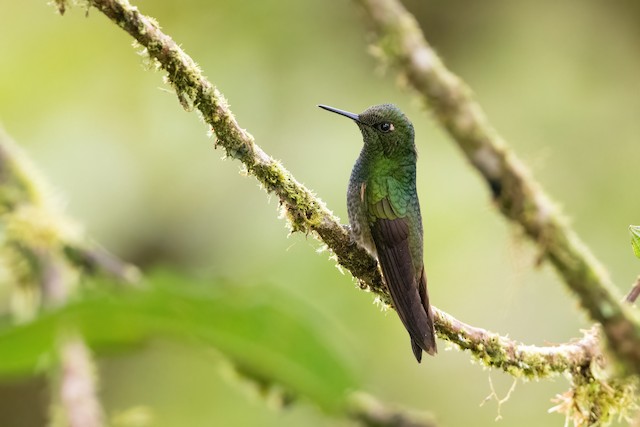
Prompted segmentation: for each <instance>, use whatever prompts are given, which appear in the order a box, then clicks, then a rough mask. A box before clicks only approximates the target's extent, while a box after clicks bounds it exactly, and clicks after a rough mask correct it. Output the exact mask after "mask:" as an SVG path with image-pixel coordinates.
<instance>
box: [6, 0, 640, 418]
mask: <svg viewBox="0 0 640 427" xmlns="http://www.w3.org/2000/svg"><path fill="white" fill-rule="evenodd" d="M136 4H137V6H138V7H139V8H140V10H141V11H142V12H144V13H147V14H149V15H151V16H154V17H155V18H157V19H158V21H159V22H160V24H161V25H162V27H163V29H164V30H165V31H166V32H167V33H168V34H170V35H171V36H172V37H173V38H174V39H175V40H176V41H177V42H178V43H180V44H181V45H182V47H183V48H184V49H185V50H186V51H187V53H189V54H190V55H191V56H192V57H193V58H194V59H195V60H196V61H197V62H198V63H199V64H200V65H201V67H202V68H203V70H204V72H205V74H206V75H207V76H208V77H209V78H210V80H211V81H212V82H213V83H214V84H216V85H217V86H218V88H219V89H220V90H221V91H222V92H223V93H224V94H225V96H226V97H227V98H228V99H229V102H230V104H231V107H232V109H233V111H234V113H235V114H236V117H237V119H238V121H239V123H240V125H241V126H243V127H245V128H247V129H248V130H249V131H250V132H251V133H252V134H253V135H254V136H255V138H256V141H257V143H258V144H260V145H261V146H262V148H263V149H264V150H265V151H267V152H268V153H269V154H271V155H272V156H274V157H275V158H277V159H280V160H282V162H283V163H284V165H285V167H287V168H288V169H289V170H290V171H291V172H292V173H293V174H294V175H295V176H296V178H297V179H298V180H300V181H301V182H303V183H304V184H305V185H307V186H308V187H310V188H312V189H313V190H314V191H315V192H317V194H318V195H319V196H320V197H322V198H323V199H324V200H325V201H326V203H327V204H328V206H329V207H330V208H331V209H333V210H334V212H335V213H336V214H337V215H339V216H340V217H341V218H344V219H345V220H346V206H345V192H346V184H347V180H348V178H349V173H350V169H351V166H352V164H353V162H354V160H355V158H356V157H357V155H358V152H359V149H360V145H361V142H360V135H359V133H358V130H357V128H356V127H355V126H353V124H351V123H349V122H348V121H343V120H338V119H336V118H335V117H334V116H331V115H329V114H327V113H326V112H323V111H321V110H319V109H318V108H316V104H318V103H325V104H329V105H333V106H336V107H339V108H344V109H347V110H352V111H355V112H358V111H361V110H363V109H364V108H366V107H367V106H369V105H371V104H377V103H383V102H393V103H396V104H397V105H399V106H400V107H401V108H402V109H403V110H404V111H405V112H406V113H407V114H408V116H409V117H410V118H412V120H413V122H414V125H415V128H416V134H417V145H418V150H419V152H420V158H419V160H418V179H419V184H418V189H419V195H420V200H421V202H422V209H423V217H424V221H425V241H426V248H425V262H426V266H427V272H428V273H427V274H428V276H429V283H430V293H431V298H432V301H433V302H434V304H435V305H436V306H438V307H440V308H442V309H445V310H446V311H448V312H450V313H452V314H453V315H455V316H456V317H458V318H460V319H461V320H464V321H466V322H468V323H471V324H474V325H477V326H481V327H485V328H488V329H491V330H495V331H499V332H501V333H503V334H507V335H509V336H510V337H512V338H515V339H518V340H522V341H524V342H527V343H531V344H544V343H558V342H564V341H566V340H568V339H570V338H572V337H575V336H578V335H579V332H578V331H579V329H580V328H585V327H587V326H588V325H589V322H588V321H587V319H586V318H585V316H584V315H583V313H582V312H581V311H580V310H579V309H578V308H577V305H576V302H575V299H574V298H573V297H572V296H571V295H569V294H568V293H567V291H566V290H565V287H564V286H563V285H562V284H561V283H560V282H559V281H558V280H557V278H556V276H555V274H554V273H553V272H552V271H551V270H550V269H549V268H548V267H547V266H544V267H542V268H535V259H536V256H537V252H536V250H535V248H534V247H532V246H531V245H530V244H529V243H527V242H525V241H524V240H523V239H522V238H521V237H520V236H519V234H518V231H517V230H516V229H515V228H514V227H512V226H510V225H508V224H506V223H505V221H504V220H503V219H502V218H501V217H500V216H499V215H498V214H497V213H496V211H495V209H494V208H493V207H492V205H491V201H490V197H489V194H488V191H487V189H486V187H485V184H484V183H482V182H481V180H479V179H478V177H477V176H476V173H475V172H474V171H472V170H471V169H470V168H469V166H468V165H467V162H466V161H465V160H464V159H463V158H462V157H461V156H460V155H459V153H458V150H457V148H456V147H455V146H454V144H452V143H451V142H450V141H449V139H448V137H447V136H446V135H445V134H444V133H443V132H442V130H441V129H440V128H439V127H438V126H437V123H435V122H434V120H432V119H431V118H430V116H429V114H428V113H427V112H425V110H424V109H423V108H422V107H421V106H420V104H419V102H418V101H417V100H416V99H415V98H414V97H413V96H412V95H410V94H408V93H407V92H406V91H403V90H402V89H400V88H398V86H397V85H396V83H395V77H394V75H393V73H387V74H386V75H385V74H383V73H381V72H380V68H379V64H378V63H377V62H376V61H375V60H374V59H373V58H372V57H371V56H369V55H368V53H367V48H368V45H369V42H370V37H369V35H368V31H367V29H366V26H365V25H364V24H363V22H362V20H361V19H360V18H361V16H360V14H359V12H358V9H357V8H356V7H354V4H352V3H351V2H342V1H335V0H325V1H315V2H311V1H299V0H262V1H248V0H218V1H204V0H183V1H180V2H178V1H168V0H153V1H151V0H146V1H144V0H141V1H137V2H136ZM406 4H407V6H408V7H409V8H410V9H411V10H412V11H413V12H415V13H416V14H417V17H418V19H419V20H420V23H421V25H422V27H423V29H424V30H425V32H426V35H427V37H428V38H429V40H430V41H431V42H432V44H433V45H434V46H435V47H436V49H437V50H438V52H439V53H440V54H441V55H442V57H443V59H444V60H445V62H446V63H447V64H448V66H449V67H450V68H451V69H452V70H453V71H454V72H456V73H457V74H459V75H460V76H461V77H462V78H463V79H465V80H466V81H467V82H468V83H469V84H470V86H471V87H472V88H473V90H474V92H475V94H476V95H477V98H478V99H479V101H480V102H481V104H482V105H483V107H484V108H485V110H486V112H487V114H488V116H489V117H490V120H491V121H492V123H493V124H494V125H495V126H496V128H497V129H498V130H499V131H500V132H501V134H502V135H503V136H504V137H505V138H506V139H507V140H508V141H509V142H510V143H511V144H512V146H513V148H514V149H515V150H516V152H517V153H518V154H519V155H520V156H521V158H522V159H523V160H525V161H526V162H527V163H528V165H529V166H530V167H531V169H532V170H533V172H534V174H535V176H536V177H537V178H538V180H539V181H540V182H541V183H542V184H543V185H544V187H545V188H546V189H547V190H548V192H549V193H550V194H551V195H552V197H554V198H555V200H557V201H558V202H559V204H560V205H561V207H562V208H563V209H564V211H565V212H566V213H567V215H568V216H569V217H570V218H571V222H572V224H573V226H574V227H575V229H576V230H577V231H578V232H579V233H580V235H581V236H582V237H583V239H584V240H585V242H586V243H587V244H588V245H589V246H590V247H591V248H592V250H593V252H594V253H595V254H596V255H597V256H598V257H599V258H600V259H601V260H602V261H603V262H604V263H605V264H606V266H607V268H608V269H609V271H610V273H611V275H612V278H613V279H614V281H615V283H616V284H617V286H618V287H619V290H620V293H621V294H622V293H623V292H625V291H626V289H627V287H628V286H629V285H630V284H631V282H632V281H633V280H634V279H635V277H636V275H637V273H638V270H639V267H640V264H638V260H637V259H635V258H634V257H633V254H632V252H631V249H630V246H629V236H628V232H627V226H628V225H629V224H631V223H640V198H639V197H638V196H637V190H636V185H637V180H638V159H640V144H639V143H638V142H639V141H638V140H639V138H638V135H640V55H638V52H640V49H639V47H640V24H639V22H640V19H638V18H639V17H640V4H639V3H637V2H634V1H626V2H625V1H621V2H616V3H615V4H609V3H605V2H595V1H594V2H581V1H577V0H573V1H564V2H549V1H546V2H534V1H518V2H513V1H509V0H489V1H484V2H471V1H463V0H455V1H445V0H439V1H433V0H430V1H417V0H416V1H412V2H407V3H406ZM0 55H1V56H0V58H1V59H0V122H1V123H2V125H3V126H4V127H5V129H6V131H7V132H8V133H9V134H11V135H12V136H13V137H14V138H15V139H16V141H18V142H19V143H20V144H21V145H22V146H24V147H25V148H26V149H27V151H28V153H29V154H30V155H31V156H32V158H33V159H34V161H35V162H36V163H37V165H38V166H39V167H40V168H41V169H42V171H43V172H44V173H45V175H46V176H47V177H48V178H49V180H50V182H51V183H52V184H53V185H54V186H55V187H56V188H57V189H59V192H60V195H61V197H62V198H63V199H64V200H65V203H66V208H67V212H68V213H69V214H70V215H71V216H72V217H74V218H76V219H78V221H79V222H81V223H82V224H83V225H84V226H85V228H86V230H87V231H88V233H89V234H91V235H92V236H93V237H95V238H96V239H97V240H98V241H100V242H101V243H102V244H104V245H105V246H106V247H107V248H109V249H110V250H111V251H113V252H114V253H116V254H118V255H120V256H121V257H123V258H125V259H128V260H130V261H132V262H135V263H137V264H138V265H141V266H143V267H151V266H169V267H171V268H173V269H177V270H180V271H183V272H185V274H191V275H198V276H200V277H224V278H230V279H233V280H234V281H236V282H239V283H249V284H260V283H265V282H266V283H273V284H275V285H277V286H278V287H281V288H283V289H285V290H286V291H287V292H290V293H292V294H294V295H295V296H296V297H297V298H300V299H303V300H304V301H306V302H307V303H309V304H311V305H313V306H314V307H315V308H316V309H317V310H318V311H320V312H322V313H323V314H324V316H323V319H318V326H319V327H322V328H330V329H335V330H336V334H338V335H339V336H341V337H345V338H344V339H342V340H341V341H340V343H341V345H342V346H343V348H344V351H345V353H348V354H350V355H351V357H352V359H353V360H354V363H355V364H356V365H357V371H358V374H359V375H360V377H361V381H362V384H363V389H364V390H366V391H368V392H371V393H373V394H375V395H376V396H378V397H380V398H381V399H383V400H385V401H389V402H396V403H400V404H402V405H405V406H407V407H411V408H416V409H423V410H428V411H433V413H434V414H435V415H436V416H437V418H438V420H439V421H440V423H441V425H443V426H470V425H473V426H485V425H494V424H495V422H494V419H495V418H496V415H497V409H496V404H495V402H489V403H487V404H485V405H484V406H483V407H479V404H480V403H481V402H482V401H483V399H484V398H485V396H487V395H488V394H489V393H490V388H489V380H488V378H489V377H491V378H492V379H493V382H494V384H495V386H496V389H497V391H498V393H499V394H504V393H506V391H507V390H508V388H509V387H510V385H511V382H512V380H511V378H510V377H508V376H506V375H504V374H502V373H500V372H489V371H486V370H484V369H482V368H480V367H479V366H477V365H474V364H472V363H470V358H469V356H468V355H466V354H462V353H460V352H458V351H455V350H452V351H447V349H448V346H447V345H446V344H445V343H444V342H441V343H440V354H439V355H438V357H436V358H427V360H425V361H424V362H423V363H422V364H421V365H418V364H416V363H415V361H414V360H413V356H412V355H411V351H410V348H409V342H408V339H407V336H406V332H405V331H404V329H403V328H402V325H401V324H400V322H399V321H398V319H397V317H396V316H395V314H393V313H388V314H384V313H382V312H380V310H379V309H378V308H377V307H376V306H375V305H373V298H372V297H371V295H368V294H365V293H363V292H359V291H357V290H356V289H355V285H354V283H353V281H352V279H351V278H350V277H349V276H348V275H342V274H340V273H339V272H338V270H337V269H336V268H335V265H334V263H333V262H331V261H328V260H327V255H326V254H317V253H316V250H317V249H318V248H319V244H318V243H317V242H316V241H315V240H314V239H313V238H311V237H305V236H303V235H293V236H290V237H287V231H286V229H285V226H284V222H283V220H281V219H278V203H277V199H276V198H274V197H271V198H269V197H265V193H264V192H263V191H262V190H260V189H259V188H258V186H257V185H256V181H255V180H254V179H253V178H247V177H244V176H242V175H241V174H239V173H238V171H239V164H238V163H237V162H235V161H222V160H221V159H220V158H221V156H222V152H221V151H216V150H214V149H213V144H212V141H211V140H210V139H208V138H207V136H206V133H207V129H206V127H205V126H204V125H203V124H202V123H201V122H200V121H199V120H198V119H197V117H196V115H195V114H188V113H185V112H184V111H183V110H182V109H181V108H180V106H179V104H178V103H177V102H176V98H175V96H174V95H173V94H172V93H171V92H170V91H168V90H167V88H166V87H165V86H164V85H163V83H162V75H161V74H160V73H158V72H154V71H149V67H148V66H145V65H144V61H143V58H142V57H140V56H138V55H137V54H136V52H135V50H134V49H132V48H131V38H130V36H129V35H127V34H125V33H124V32H123V31H121V30H120V29H118V28H117V27H116V26H114V25H113V24H112V23H111V22H109V21H108V20H107V19H105V18H104V17H103V16H101V15H100V13H98V12H97V11H95V10H90V11H89V18H88V19H87V18H85V13H84V10H82V9H80V8H76V9H73V10H71V11H69V12H68V13H67V15H65V16H64V17H63V18H61V17H60V16H58V15H56V14H55V13H54V9H53V8H52V7H48V6H47V5H46V2H45V1H44V0H42V1H29V2H24V1H23V2H9V1H4V2H2V4H1V5H0ZM326 319H330V321H329V322H327V320H326ZM0 363H1V362H0ZM221 366H224V364H222V365H221V361H220V357H219V356H217V355H216V354H215V353H214V352H206V351H203V350H202V348H198V349H193V348H190V347H183V346H181V345H178V344H175V343H169V342H165V341H162V340H160V341H154V342H152V343H149V344H147V345H145V346H144V347H141V348H138V349H136V350H135V351H130V352H125V353H120V354H117V355H113V356H109V357H101V358H100V359H99V372H100V377H101V397H102V399H103V403H104V405H105V407H106V410H107V413H108V414H109V416H114V415H117V414H118V413H122V412H123V411H127V410H130V409H131V408H133V407H136V406H140V405H142V406H144V407H147V408H148V410H149V411H150V412H151V413H152V414H153V422H152V423H151V424H150V425H153V426H179V425H188V426H210V425H220V426H236V425H237V426H242V425H264V426H298V425H305V426H334V425H345V426H346V425H351V423H350V422H346V421H342V420H337V419H335V418H332V417H330V416H327V415H324V414H323V413H322V412H320V411H318V410H317V409H315V408H314V407H313V406H312V405H306V404H299V405H294V406H293V407H291V408H289V409H287V410H284V411H277V410H274V409H273V408H271V407H270V405H269V404H268V403H265V401H264V400H263V399H261V398H259V397H258V396H256V395H255V393H248V392H247V390H246V386H243V385H240V384H238V382H237V381H233V380H229V379H228V375H225V374H224V369H223V368H221ZM45 383H46V378H37V379H33V380H27V381H18V382H12V383H8V384H3V385H0V401H1V402H0V425H2V426H30V425H34V426H37V425H42V424H41V423H42V417H43V416H44V414H45V413H46V410H47V407H46V392H45V391H44V384H45ZM567 386H568V383H567V382H566V381H565V380H564V379H563V378H558V379H556V380H551V381H542V382H534V383H528V384H519V385H518V387H517V388H516V391H515V393H514V394H513V396H512V397H511V399H510V400H509V402H508V403H506V404H505V405H503V407H502V410H501V412H502V416H503V420H502V421H501V424H502V425H508V426H540V425H557V426H561V425H563V423H564V419H563V418H562V417H561V416H559V415H557V414H547V410H548V409H549V408H550V407H551V406H553V403H551V402H550V399H551V398H552V397H553V396H554V395H555V394H557V393H561V392H564V391H565V390H566V388H567Z"/></svg>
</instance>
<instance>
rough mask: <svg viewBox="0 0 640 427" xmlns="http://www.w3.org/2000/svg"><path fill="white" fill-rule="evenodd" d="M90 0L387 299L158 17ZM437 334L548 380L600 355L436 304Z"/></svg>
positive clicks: (486, 359)
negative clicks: (479, 323)
mask: <svg viewBox="0 0 640 427" xmlns="http://www.w3.org/2000/svg"><path fill="white" fill-rule="evenodd" d="M91 5H92V6H94V7H96V8H97V9H98V10H100V11H101V12H103V13H104V14H105V15H106V16H107V17H108V18H109V19H110V20H112V21H113V22H114V23H116V24H117V25H118V26H119V27H121V28H122V29H124V30H125V31H126V32H128V33H129V34H130V35H131V36H132V37H134V38H135V39H136V40H137V41H138V42H139V43H140V44H141V45H142V46H144V47H145V48H146V50H147V53H148V54H149V56H150V57H151V58H153V60H155V61H156V64H157V66H158V67H159V68H161V69H163V70H164V71H166V72H167V77H166V78H167V80H168V82H169V83H170V84H171V85H172V86H173V87H174V89H175V91H176V94H177V96H178V99H179V101H180V102H181V104H182V105H183V107H184V108H186V109H188V110H191V109H193V108H195V109H197V110H198V111H199V112H200V114H201V115H202V118H203V120H204V121H205V122H206V123H207V124H208V125H209V126H210V127H211V129H212V131H213V132H214V133H215V138H216V146H217V147H222V148H223V149H224V150H225V151H226V153H227V155H228V156H229V157H233V158H235V159H238V160H240V161H241V162H242V163H243V164H244V165H245V167H246V169H247V171H248V173H249V174H251V175H253V176H255V177H256V179H258V181H259V182H260V183H261V184H262V185H263V186H264V188H265V190H266V191H267V192H269V193H275V194H276V195H277V196H278V198H279V199H280V203H281V205H282V208H283V209H284V211H285V213H286V216H287V219H288V220H289V224H290V227H291V229H292V231H300V232H304V233H310V234H312V235H314V236H316V237H317V238H318V239H319V240H320V241H321V242H323V243H324V244H326V245H327V247H328V248H329V249H330V250H331V251H332V252H333V253H334V254H335V256H336V259H337V262H338V263H339V264H340V265H341V266H343V267H344V268H346V269H347V270H349V271H350V272H351V274H352V275H353V276H354V277H355V278H356V279H358V280H359V282H360V283H361V286H362V288H363V289H367V290H370V291H372V292H374V293H376V294H377V295H378V296H379V297H380V298H381V299H382V300H383V301H385V302H387V303H388V302H389V301H390V299H389V295H388V291H387V289H386V287H385V286H384V284H383V281H382V277H381V275H380V272H379V270H378V268H377V263H376V261H375V259H373V258H372V257H371V256H370V255H369V254H368V253H367V252H366V251H365V250H364V249H363V248H361V247H359V246H357V245H355V244H353V243H352V241H351V240H350V238H349V233H348V230H347V229H346V228H345V227H344V226H342V225H341V224H340V222H339V219H338V218H337V217H336V216H335V215H334V214H333V213H332V212H331V211H330V210H329V209H327V207H326V206H325V204H324V203H323V202H322V201H321V200H320V199H319V198H318V197H317V196H315V195H314V194H313V193H312V192H311V191H309V190H308V189H307V188H305V187H304V186H303V185H302V184H300V183H299V182H298V181H297V180H296V179H295V178H294V177H293V176H292V175H291V173H290V172H288V171H287V170H286V169H285V168H284V167H283V166H282V165H281V164H280V163H279V162H277V161H276V160H274V159H273V158H272V157H270V156H269V155H268V154H266V153H265V152H264V151H263V150H262V149H261V148H260V147H259V146H258V145H257V144H255V142H254V138H253V136H251V135H250V134H249V133H248V132H247V131H246V130H245V129H243V128H241V127H240V126H239V125H238V123H237V121H236V119H235V117H234V116H233V114H232V112H231V110H230V109H229V107H228V105H227V102H226V100H225V98H224V97H223V95H222V94H221V93H220V92H219V91H218V90H217V89H216V88H215V87H214V86H213V85H212V84H211V83H210V82H209V81H208V80H207V79H206V78H205V77H204V75H203V74H202V72H201V71H200V69H199V68H198V67H197V65H196V64H195V62H194V61H193V60H192V59H191V58H190V57H189V56H188V55H187V54H186V53H185V52H184V51H183V50H182V49H181V48H180V47H179V46H178V45H177V44H176V43H175V42H174V41H173V40H172V39H171V37H169V36H168V35H166V34H164V33H163V32H162V31H161V30H160V28H159V26H158V24H157V23H156V21H155V20H153V19H151V18H149V17H147V16H145V15H143V14H141V13H140V12H139V11H138V9H137V8H135V7H133V6H131V4H129V2H128V1H126V0H91ZM434 314H435V318H436V329H437V331H438V333H439V336H440V337H441V338H443V339H446V340H448V341H450V342H452V343H454V344H456V345H458V346H459V347H460V348H462V349H464V350H468V351H470V352H471V353H472V354H473V355H474V356H475V357H476V358H478V359H479V360H480V361H482V362H483V363H485V364H486V365H488V366H494V367H498V368H500V369H502V370H505V371H507V372H509V373H511V374H512V375H514V376H526V377H537V378H542V377H547V376H550V375H553V374H557V373H563V372H572V371H575V368H576V367H581V366H588V365H589V364H590V362H591V358H592V357H593V355H594V354H595V353H597V352H598V349H597V340H595V339H594V338H593V337H592V336H591V334H587V335H586V336H585V337H584V338H583V339H581V340H578V341H576V342H574V343H568V344H563V345H559V346H550V347H534V346H527V345H523V344H520V343H518V342H516V341H513V340H511V339H509V338H506V337H502V336H500V335H498V334H495V333H492V332H488V331H485V330H483V329H480V328H476V327H472V326H469V325H466V324H465V323H463V322H460V321H458V320H457V319H455V318H454V317H453V316H451V315H449V314H447V313H445V312H443V311H441V310H438V309H437V308H435V307H434Z"/></svg>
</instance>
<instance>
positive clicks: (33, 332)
mask: <svg viewBox="0 0 640 427" xmlns="http://www.w3.org/2000/svg"><path fill="white" fill-rule="evenodd" d="M186 282H187V281H185V280H184V279H181V278H178V277H176V276H171V275H166V274H164V275H163V274H160V275H155V276H154V277H153V278H152V279H151V280H150V283H149V284H148V286H147V287H145V288H144V289H138V290H134V289H131V290H127V291H119V292H117V293H115V292H114V293H108V292H106V291H102V292H99V291H92V292H89V293H87V294H86V295H84V296H83V297H82V298H81V299H80V300H78V301H76V302H73V303H71V304H69V305H67V306H66V307H64V308H62V309H59V310H57V311H55V312H49V313H47V314H44V315H43V316H41V317H40V318H38V319H36V320H35V321H33V322H31V323H29V324H25V325H20V326H14V327H10V328H6V329H4V330H2V331H0V355H1V356H0V377H7V376H15V375H19V374H22V375H24V374H30V373H33V372H37V371H41V370H43V369H46V368H47V367H48V366H50V365H51V363H52V362H54V361H55V357H56V343H57V340H58V339H59V338H60V337H61V336H64V335H63V334H64V331H66V330H70V331H77V332H79V333H81V334H82V335H83V337H84V338H85V340H86V342H87V343H88V344H89V345H90V346H91V347H93V348H94V350H96V351H100V350H103V349H108V348H109V347H113V346H116V345H123V344H125V345H126V344H131V343H136V342H139V341H141V340H143V339H145V338H149V337H152V336H163V337H168V338H172V339H179V340H187V341H189V342H193V341H196V342H199V343H201V344H204V345H208V346H213V347H215V348H217V349H218V350H219V351H221V352H222V353H224V354H225V355H226V356H227V357H228V358H229V359H231V360H232V361H233V362H234V364H236V365H237V366H238V368H239V370H240V371H241V372H244V373H249V374H250V375H252V376H255V377H257V378H259V379H260V380H261V381H265V382H268V383H271V382H273V383H277V384H279V385H280V386H282V387H283V388H284V389H285V390H286V391H287V392H289V393H292V394H293V395H296V396H305V397H307V398H309V399H310V400H312V401H314V402H315V403H317V404H318V405H319V406H321V407H323V408H324V409H326V410H328V411H337V410H340V409H342V406H343V404H344V396H345V391H348V390H349V389H354V388H355V386H356V384H354V379H353V378H354V375H353V374H352V372H351V370H350V368H349V365H348V364H347V363H345V360H344V359H345V358H344V355H341V354H340V353H339V352H338V351H337V349H336V348H335V346H332V345H330V341H331V340H330V339H329V337H328V336H327V335H325V333H324V331H323V330H322V329H321V328H320V326H321V325H320V323H319V320H318V319H321V318H322V315H320V314H318V313H317V312H316V311H314V310H313V309H312V308H311V307H309V306H308V304H303V303H302V302H301V301H299V300H296V299H294V298H292V297H291V296H290V295H288V294H285V293H284V292H282V291H279V290H277V289H274V288H273V287H268V286H260V287H255V286H254V287H248V286H238V285H236V286H232V285H229V284H226V283H220V282H216V283H207V284H199V285H194V284H193V283H192V282H191V281H189V282H188V283H186ZM96 288H98V289H109V287H108V286H104V284H100V285H99V286H96Z"/></svg>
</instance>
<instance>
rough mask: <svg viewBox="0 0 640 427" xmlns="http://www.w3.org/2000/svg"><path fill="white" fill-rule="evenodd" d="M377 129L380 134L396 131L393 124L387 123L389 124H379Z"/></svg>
mask: <svg viewBox="0 0 640 427" xmlns="http://www.w3.org/2000/svg"><path fill="white" fill-rule="evenodd" d="M376 128H377V129H378V130H379V131H380V132H384V133H387V132H391V131H392V130H393V129H394V127H393V124H391V123H387V122H382V123H378V124H377V125H376Z"/></svg>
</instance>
